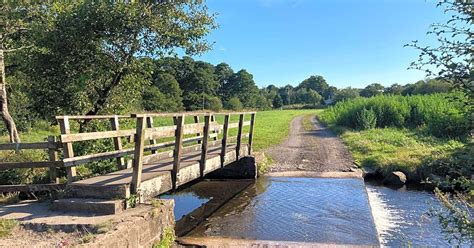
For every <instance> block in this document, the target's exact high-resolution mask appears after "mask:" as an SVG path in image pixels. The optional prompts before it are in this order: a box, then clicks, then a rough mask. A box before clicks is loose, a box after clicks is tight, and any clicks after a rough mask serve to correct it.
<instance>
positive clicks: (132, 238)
mask: <svg viewBox="0 0 474 248" xmlns="http://www.w3.org/2000/svg"><path fill="white" fill-rule="evenodd" d="M173 208H174V200H164V199H163V200H156V201H153V203H152V204H150V205H149V206H148V207H147V211H143V212H142V214H138V215H134V216H131V217H128V218H124V219H123V220H122V221H121V222H118V223H114V225H113V228H112V229H113V230H109V231H107V232H106V233H104V234H97V235H96V236H94V238H93V239H92V240H91V241H90V242H88V243H85V244H82V245H80V246H79V247H130V248H135V247H137V248H138V247H147V248H148V247H152V246H153V244H155V243H158V242H159V241H160V239H161V238H162V236H163V234H164V232H165V230H174V223H175V222H174V213H173Z"/></svg>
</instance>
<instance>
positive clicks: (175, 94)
mask: <svg viewBox="0 0 474 248" xmlns="http://www.w3.org/2000/svg"><path fill="white" fill-rule="evenodd" d="M152 81H153V84H152V85H151V86H149V87H146V88H145V89H144V93H143V108H144V109H145V110H147V111H167V112H176V111H180V110H182V108H183V98H182V97H181V96H182V94H183V92H182V90H181V88H180V87H179V83H178V81H176V79H175V78H174V76H173V75H171V74H169V73H156V74H154V75H153V80H152Z"/></svg>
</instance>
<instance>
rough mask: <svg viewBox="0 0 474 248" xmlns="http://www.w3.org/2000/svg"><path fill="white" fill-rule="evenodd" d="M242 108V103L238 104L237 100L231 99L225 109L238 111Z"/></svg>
mask: <svg viewBox="0 0 474 248" xmlns="http://www.w3.org/2000/svg"><path fill="white" fill-rule="evenodd" d="M243 107H244V106H243V105H242V102H240V100H239V98H237V97H231V98H230V99H229V101H227V109H231V110H240V109H242V108H243Z"/></svg>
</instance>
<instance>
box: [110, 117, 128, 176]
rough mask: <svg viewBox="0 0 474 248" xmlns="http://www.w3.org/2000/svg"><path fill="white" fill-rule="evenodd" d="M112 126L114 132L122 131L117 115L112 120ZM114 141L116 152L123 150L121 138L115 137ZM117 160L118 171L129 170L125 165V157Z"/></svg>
mask: <svg viewBox="0 0 474 248" xmlns="http://www.w3.org/2000/svg"><path fill="white" fill-rule="evenodd" d="M110 125H111V127H112V130H114V131H118V130H120V126H119V119H118V116H116V115H115V116H114V117H113V118H110ZM113 139H114V148H115V150H116V151H119V150H122V139H121V138H120V137H115V138H113ZM116 160H117V169H118V170H123V169H126V168H127V165H126V164H125V159H124V158H123V157H119V158H117V159H116Z"/></svg>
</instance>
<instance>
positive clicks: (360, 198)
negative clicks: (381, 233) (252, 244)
mask: <svg viewBox="0 0 474 248" xmlns="http://www.w3.org/2000/svg"><path fill="white" fill-rule="evenodd" d="M189 235H190V236H214V237H215V236H218V237H232V238H244V239H254V240H275V241H299V242H318V243H333V244H356V245H377V244H378V238H377V232H376V229H375V226H374V223H373V220H372V214H371V211H370V206H369V203H368V200H367V194H366V191H365V186H364V182H363V181H362V180H360V179H326V178H285V177H268V178H261V179H259V180H258V182H257V183H256V184H255V185H253V186H250V187H248V188H247V189H246V190H245V191H243V193H241V194H240V195H239V196H237V197H236V198H234V199H232V201H231V202H229V203H227V204H225V205H224V206H223V207H222V208H220V209H219V210H218V211H217V212H215V213H214V214H213V215H212V216H211V217H209V218H208V219H207V220H206V221H205V222H204V223H202V224H201V225H199V227H197V228H196V229H194V230H193V231H192V232H191V233H190V234H189Z"/></svg>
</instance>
